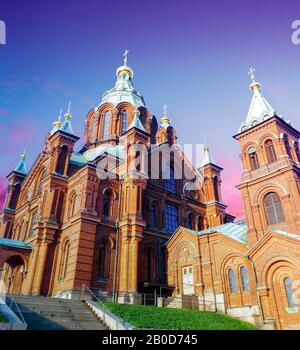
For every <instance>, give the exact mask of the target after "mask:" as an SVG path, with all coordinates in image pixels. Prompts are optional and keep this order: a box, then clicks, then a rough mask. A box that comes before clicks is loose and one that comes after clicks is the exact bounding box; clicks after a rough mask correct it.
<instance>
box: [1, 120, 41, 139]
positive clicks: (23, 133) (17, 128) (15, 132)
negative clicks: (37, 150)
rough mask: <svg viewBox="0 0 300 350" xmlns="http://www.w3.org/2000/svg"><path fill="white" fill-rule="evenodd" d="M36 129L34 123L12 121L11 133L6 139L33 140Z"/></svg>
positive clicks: (10, 125)
mask: <svg viewBox="0 0 300 350" xmlns="http://www.w3.org/2000/svg"><path fill="white" fill-rule="evenodd" d="M36 135H37V134H36V130H35V128H34V125H32V124H30V123H25V124H21V123H17V122H11V123H10V124H9V133H8V134H7V136H6V139H7V140H8V141H11V142H18V143H20V142H24V141H29V140H32V139H33V138H34V137H35V136H36Z"/></svg>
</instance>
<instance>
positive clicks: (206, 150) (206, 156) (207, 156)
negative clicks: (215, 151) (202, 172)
mask: <svg viewBox="0 0 300 350" xmlns="http://www.w3.org/2000/svg"><path fill="white" fill-rule="evenodd" d="M208 164H216V163H215V161H214V159H213V157H212V156H211V154H210V152H209V148H208V146H205V147H204V156H203V159H202V162H201V164H200V168H201V167H204V166H205V165H208Z"/></svg>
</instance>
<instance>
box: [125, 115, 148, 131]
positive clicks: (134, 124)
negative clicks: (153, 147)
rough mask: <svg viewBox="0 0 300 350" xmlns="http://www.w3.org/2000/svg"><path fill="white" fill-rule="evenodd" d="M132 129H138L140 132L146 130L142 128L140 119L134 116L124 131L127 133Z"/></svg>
mask: <svg viewBox="0 0 300 350" xmlns="http://www.w3.org/2000/svg"><path fill="white" fill-rule="evenodd" d="M132 128H136V129H139V130H142V131H144V132H146V130H145V128H144V126H143V124H142V122H141V120H140V118H139V117H138V116H136V115H135V116H134V118H133V121H132V122H131V124H130V125H129V126H128V128H127V130H126V131H128V130H130V129H132Z"/></svg>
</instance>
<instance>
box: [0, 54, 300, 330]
mask: <svg viewBox="0 0 300 350" xmlns="http://www.w3.org/2000/svg"><path fill="white" fill-rule="evenodd" d="M250 75H251V81H252V82H251V86H250V87H251V90H252V92H253V98H252V102H251V106H250V109H249V112H248V115H247V118H246V120H245V122H243V123H242V125H241V127H240V128H239V131H238V134H237V135H235V136H234V138H235V139H236V140H237V141H238V142H239V144H240V148H241V156H240V157H241V161H242V163H243V173H242V178H241V183H240V184H239V185H238V188H239V190H240V191H241V195H242V198H243V201H244V207H245V213H246V219H245V220H242V221H236V222H234V217H233V216H232V215H229V214H228V213H226V205H225V204H224V203H223V198H222V190H221V172H222V170H223V169H222V168H221V167H220V166H219V165H218V164H216V162H215V161H214V159H213V157H212V155H211V153H210V151H209V148H208V147H205V149H204V157H203V160H202V162H201V163H200V164H197V167H195V166H194V165H193V164H191V162H190V161H189V160H188V159H187V157H186V155H185V154H184V153H183V152H182V150H181V148H180V147H179V145H178V144H177V134H176V130H175V128H174V127H173V126H172V122H171V118H170V117H169V115H168V112H167V107H166V106H165V107H164V111H163V115H162V117H161V119H160V124H159V123H158V121H157V119H156V117H155V116H154V115H152V114H151V112H150V111H149V110H148V108H147V106H146V103H145V100H144V98H143V96H142V95H141V94H140V93H139V92H138V91H137V90H136V89H135V87H134V85H133V76H134V72H133V69H132V68H130V67H129V65H128V51H125V54H124V62H123V65H122V66H121V67H119V68H118V69H117V70H116V77H117V80H116V83H115V86H114V87H113V88H112V89H110V90H108V91H107V92H105V93H104V94H103V96H102V98H101V100H100V103H99V104H97V106H96V107H94V108H92V109H91V110H90V111H89V112H88V113H87V116H86V120H85V136H84V140H83V142H84V144H83V146H82V148H81V149H80V151H78V152H75V151H74V145H75V144H76V143H77V142H78V140H79V138H78V137H77V136H76V135H75V134H74V131H73V127H72V114H71V103H70V104H69V108H68V111H67V113H66V114H65V115H64V116H63V117H62V112H61V113H60V116H59V117H58V118H57V120H56V121H55V122H54V123H53V127H52V129H51V130H50V131H49V133H48V135H47V136H46V139H45V145H44V149H43V150H42V151H41V153H40V154H39V155H38V157H37V159H36V161H35V162H34V164H33V166H32V167H31V169H30V170H29V171H28V170H27V166H26V155H25V152H24V154H22V156H21V160H20V162H19V164H18V165H17V167H16V168H15V169H14V170H13V171H12V172H11V173H10V174H9V175H8V177H7V178H8V183H9V186H8V192H7V196H6V200H5V203H4V208H3V211H2V212H1V214H0V222H1V225H0V277H2V278H3V280H4V282H5V285H6V286H7V289H8V292H9V293H15V294H31V295H48V296H53V297H72V295H73V294H74V293H78V290H80V289H81V287H82V285H83V284H85V285H86V286H88V287H89V288H93V289H95V290H97V291H101V293H104V294H109V293H112V294H113V295H114V296H116V298H117V300H118V301H119V302H125V301H126V302H127V301H129V302H132V303H138V302H140V297H141V296H140V295H141V294H140V293H142V292H147V293H155V292H158V291H160V292H161V293H162V295H168V297H167V298H164V300H163V302H164V303H167V304H170V305H169V306H170V307H171V306H172V303H174V300H175V299H176V298H179V300H181V301H180V305H179V306H182V307H185V306H187V304H189V303H191V302H192V303H193V305H195V304H194V303H197V305H198V306H199V309H206V310H218V311H221V312H227V313H229V314H231V315H233V316H235V317H239V318H242V319H245V320H248V321H250V322H253V323H255V324H256V325H257V326H258V327H261V328H269V329H272V328H276V329H300V310H299V309H298V304H297V302H296V301H295V298H294V292H293V291H294V285H295V283H296V282H297V281H299V280H300V272H299V271H300V269H299V267H300V253H299V247H300V188H299V179H300V151H299V145H298V140H299V135H300V134H299V132H298V131H297V130H296V129H295V128H293V126H292V125H291V124H290V123H289V122H287V121H286V120H285V119H284V118H283V117H282V116H278V115H277V114H276V111H275V110H274V109H273V108H272V107H271V105H270V104H269V103H268V102H267V101H266V99H265V98H264V97H263V96H262V94H261V85H260V84H259V83H257V82H256V79H255V76H254V70H252V69H251V70H250ZM62 119H63V120H62ZM187 174H189V176H187ZM186 303H187V304H186ZM177 306H178V305H177Z"/></svg>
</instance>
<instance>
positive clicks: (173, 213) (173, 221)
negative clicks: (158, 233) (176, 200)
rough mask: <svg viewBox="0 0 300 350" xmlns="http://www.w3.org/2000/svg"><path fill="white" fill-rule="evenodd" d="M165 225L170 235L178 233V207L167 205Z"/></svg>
mask: <svg viewBox="0 0 300 350" xmlns="http://www.w3.org/2000/svg"><path fill="white" fill-rule="evenodd" d="M165 224H166V230H167V231H168V232H170V233H173V232H174V231H176V229H177V227H178V211H177V207H176V206H175V205H173V204H166V205H165Z"/></svg>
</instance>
